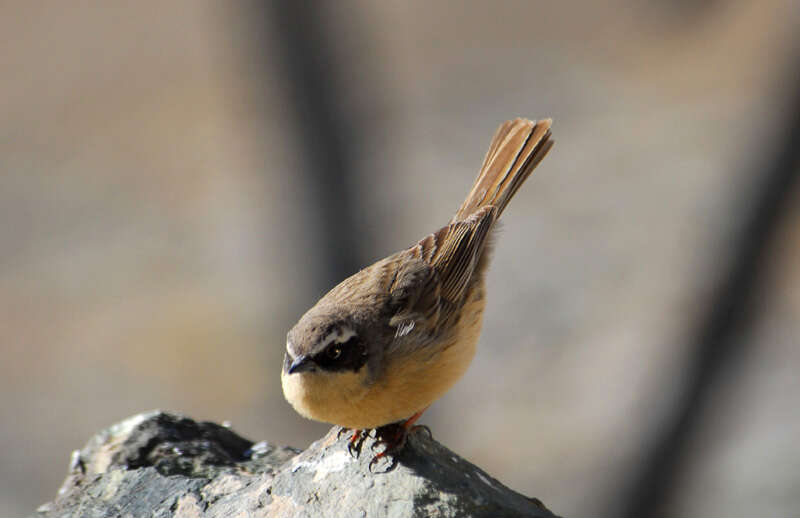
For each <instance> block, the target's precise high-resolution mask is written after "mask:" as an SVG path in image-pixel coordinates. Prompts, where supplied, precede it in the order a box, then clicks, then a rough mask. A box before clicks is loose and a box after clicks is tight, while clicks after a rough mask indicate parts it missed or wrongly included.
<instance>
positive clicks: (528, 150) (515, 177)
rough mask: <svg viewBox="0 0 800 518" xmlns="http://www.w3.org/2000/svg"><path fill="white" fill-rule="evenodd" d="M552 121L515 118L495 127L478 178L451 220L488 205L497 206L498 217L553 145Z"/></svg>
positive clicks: (466, 216) (462, 217) (454, 220)
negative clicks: (551, 138)
mask: <svg viewBox="0 0 800 518" xmlns="http://www.w3.org/2000/svg"><path fill="white" fill-rule="evenodd" d="M551 123H552V121H551V120H550V119H543V120H540V121H537V122H533V121H530V120H528V119H514V120H511V121H506V122H504V123H503V124H501V125H500V127H499V128H497V132H495V134H494V138H493V139H492V143H491V144H490V145H489V151H488V152H487V153H486V157H485V158H484V159H483V165H482V166H481V171H480V173H478V178H477V179H476V180H475V184H474V185H473V186H472V190H471V191H470V193H469V194H468V195H467V199H465V200H464V203H462V204H461V207H460V208H459V209H458V212H456V215H455V216H453V220H452V223H455V222H458V221H463V220H465V219H467V218H469V217H470V216H471V215H473V214H475V213H476V212H477V211H479V210H480V209H482V208H483V207H486V206H487V205H491V206H494V207H496V208H497V213H496V217H495V219H496V218H499V217H500V214H502V212H503V209H505V207H506V205H508V202H509V201H511V198H512V197H513V196H514V194H515V193H516V192H517V189H519V188H520V186H521V185H522V183H523V182H524V181H525V180H526V179H527V178H528V176H530V174H531V172H532V171H533V170H534V169H535V168H536V166H537V165H539V162H541V161H542V159H543V158H544V156H545V155H546V154H547V152H548V151H550V148H551V147H552V146H553V141H552V140H550V124H551Z"/></svg>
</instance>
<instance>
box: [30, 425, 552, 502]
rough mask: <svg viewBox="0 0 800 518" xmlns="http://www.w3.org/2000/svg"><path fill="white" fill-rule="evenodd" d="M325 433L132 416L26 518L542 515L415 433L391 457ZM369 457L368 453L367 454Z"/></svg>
mask: <svg viewBox="0 0 800 518" xmlns="http://www.w3.org/2000/svg"><path fill="white" fill-rule="evenodd" d="M374 444H375V438H374V437H373V436H369V437H366V438H365V439H364V440H363V441H362V442H361V444H360V448H359V452H355V451H352V450H351V449H350V448H349V434H341V437H340V434H339V429H338V428H333V429H332V430H331V431H330V432H329V433H328V434H327V435H326V436H325V437H323V438H322V439H320V440H319V441H317V442H315V443H314V444H312V445H311V446H310V447H309V448H308V449H307V450H306V451H303V452H301V451H300V450H297V449H295V448H290V447H286V446H273V445H270V444H268V443H266V442H262V443H258V444H253V443H252V442H251V441H248V440H247V439H244V438H242V437H239V436H238V435H236V434H235V433H234V432H232V431H231V430H230V429H228V428H226V427H224V426H220V425H217V424H214V423H207V422H203V423H198V422H195V421H193V420H191V419H189V418H187V417H184V416H180V415H175V414H168V413H164V412H158V411H157V412H151V413H146V414H140V415H137V416H134V417H131V418H129V419H126V420H125V421H122V422H121V423H118V424H116V425H114V426H112V427H110V428H108V429H107V430H104V431H103V432H101V433H99V434H98V435H96V436H95V437H93V438H92V439H91V440H90V441H89V443H88V444H87V445H86V447H85V448H84V449H83V450H81V451H76V452H75V453H73V456H72V461H71V462H70V472H69V475H68V476H67V478H66V480H65V481H64V484H63V485H62V487H61V489H59V492H58V496H57V497H56V499H55V500H54V501H53V502H50V503H47V504H45V505H43V506H41V507H40V508H39V509H38V510H37V511H36V513H34V515H33V516H35V517H40V518H42V517H63V516H75V517H78V516H80V517H87V518H99V517H112V516H113V517H116V516H153V517H171V516H175V517H201V516H202V517H211V516H214V517H216V516H219V517H223V516H225V517H230V516H242V517H245V516H246V517H262V516H263V517H267V516H276V517H277V516H280V517H292V516H347V517H353V516H425V517H429V516H430V517H440V516H441V517H450V516H453V517H455V516H486V517H489V516H491V517H497V516H534V517H549V518H552V517H553V516H554V515H553V514H552V513H550V512H549V511H548V510H547V509H546V508H545V507H544V506H543V505H542V504H541V503H540V502H539V501H538V500H536V499H534V498H527V497H525V496H523V495H521V494H519V493H516V492H514V491H512V490H510V489H508V488H507V487H505V486H503V485H502V484H500V483H499V482H498V481H496V480H495V479H493V478H492V477H490V476H489V475H487V474H486V473H484V472H483V471H481V470H480V469H478V468H477V467H475V466H473V465H472V464H470V463H469V462H467V461H465V460H464V459H462V458H460V457H459V456H458V455H456V454H454V453H453V452H451V451H450V450H448V449H447V448H445V447H444V446H442V445H440V444H439V443H437V442H436V441H434V440H433V439H432V438H430V436H429V435H428V434H427V433H425V432H424V431H420V432H414V433H412V434H411V435H410V436H409V438H408V442H407V443H406V446H405V448H404V449H403V450H402V452H401V453H399V454H398V455H396V456H395V458H394V459H393V460H391V459H389V458H382V459H379V461H378V462H377V463H376V464H374V465H373V466H370V461H371V460H372V459H373V458H374V457H375V453H374V452H373V450H372V449H373V446H374ZM378 451H379V450H378Z"/></svg>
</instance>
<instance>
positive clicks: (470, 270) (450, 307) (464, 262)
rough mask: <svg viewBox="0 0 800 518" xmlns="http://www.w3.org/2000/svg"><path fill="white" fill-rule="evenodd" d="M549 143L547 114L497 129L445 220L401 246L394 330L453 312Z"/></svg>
mask: <svg viewBox="0 0 800 518" xmlns="http://www.w3.org/2000/svg"><path fill="white" fill-rule="evenodd" d="M551 146H552V141H551V140H550V120H549V119H546V120H542V121H539V122H532V121H529V120H527V119H515V120H513V121H507V122H505V123H503V124H502V125H501V126H500V127H499V128H498V129H497V131H496V132H495V135H494V138H493V139H492V143H491V144H490V146H489V151H488V152H487V153H486V157H485V158H484V161H483V166H482V167H481V172H480V174H478V178H477V179H476V180H475V184H474V185H473V187H472V190H471V191H470V193H469V195H468V196H467V198H466V200H464V203H463V204H462V205H461V208H460V209H459V210H458V212H457V213H456V215H455V216H454V217H453V220H452V221H451V222H450V224H449V225H447V226H445V227H442V228H441V229H439V230H438V231H437V232H435V233H433V234H430V235H428V236H427V237H425V238H424V239H422V240H421V241H419V243H417V244H416V245H415V246H413V247H411V248H410V249H409V250H407V251H406V252H404V254H408V255H405V256H404V257H403V258H402V260H401V261H400V264H401V266H400V269H399V271H398V272H397V275H396V276H395V278H394V280H393V282H392V285H391V288H390V292H391V294H392V301H393V302H392V305H393V307H394V308H396V313H395V315H394V317H393V318H392V319H391V320H390V325H392V326H396V327H397V334H398V336H402V335H404V334H407V333H408V332H410V330H411V329H413V328H414V326H415V325H417V324H419V325H422V326H424V327H425V328H427V329H426V331H427V332H429V333H433V332H434V331H435V329H437V328H438V327H439V326H441V325H443V324H445V323H446V322H448V321H449V320H450V316H452V315H454V314H456V310H458V309H459V308H460V307H461V306H462V304H463V303H464V300H465V299H466V296H465V295H466V293H467V290H468V288H469V287H470V286H472V282H474V279H475V277H476V275H475V274H476V272H477V274H478V275H480V274H482V272H483V270H484V269H485V266H486V263H487V261H488V259H487V255H488V254H487V249H488V246H487V245H488V243H489V236H490V234H491V230H492V228H493V226H494V223H495V221H497V218H499V217H500V214H501V213H502V212H503V209H504V208H505V207H506V205H507V204H508V202H509V200H511V198H512V197H513V196H514V194H515V193H516V192H517V190H518V189H519V187H520V186H521V185H522V183H523V182H524V181H525V180H526V179H527V178H528V176H530V174H531V172H532V171H533V169H534V168H535V167H536V166H537V165H538V164H539V162H540V161H541V160H542V158H544V156H545V155H546V154H547V151H549V149H550V147H551Z"/></svg>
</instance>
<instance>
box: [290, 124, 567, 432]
mask: <svg viewBox="0 0 800 518" xmlns="http://www.w3.org/2000/svg"><path fill="white" fill-rule="evenodd" d="M551 146H552V141H551V140H550V120H543V121H539V122H532V121H529V120H526V119H515V120H513V121H508V122H505V123H503V124H502V125H501V126H500V128H499V129H498V130H497V132H496V133H495V136H494V138H493V140H492V143H491V145H490V147H489V151H488V152H487V154H486V157H485V159H484V161H483V165H482V167H481V170H480V173H479V174H478V177H477V179H476V180H475V184H474V185H473V187H472V190H471V191H470V193H469V194H468V195H467V198H466V199H465V200H464V203H463V204H462V205H461V207H460V208H459V209H458V211H457V212H456V214H455V216H454V217H453V219H452V220H451V222H450V223H449V224H448V225H447V226H445V227H443V228H441V229H439V230H438V231H436V232H434V233H433V234H430V235H428V236H426V237H425V238H423V239H422V240H420V241H419V242H418V243H416V244H415V245H413V246H411V247H410V248H407V249H405V250H402V251H400V252H397V253H395V254H393V255H391V256H389V257H387V258H385V259H383V260H381V261H378V262H377V263H375V264H373V265H371V266H368V267H367V268H364V269H363V270H361V271H360V272H358V273H356V274H355V275H353V276H351V277H349V278H347V279H345V280H344V281H343V282H341V283H340V284H339V285H338V286H336V287H335V288H333V289H332V290H331V291H330V292H328V293H327V294H326V295H325V296H324V297H322V299H320V300H319V302H318V303H317V304H316V305H315V306H314V307H312V308H311V309H310V310H308V312H307V313H306V314H305V315H303V317H302V318H301V319H300V321H299V322H298V323H297V324H296V325H295V326H294V327H293V328H292V330H291V331H290V332H289V335H288V338H287V344H286V348H287V352H286V358H285V361H284V367H283V374H282V376H281V379H282V382H283V389H284V394H285V395H286V399H287V400H288V401H289V403H291V404H292V406H294V408H295V409H296V410H297V411H298V412H299V413H300V414H302V415H304V416H305V417H308V418H311V419H316V420H320V421H326V422H330V423H334V424H338V425H341V426H344V427H346V428H353V429H368V428H376V427H379V426H382V425H385V424H388V423H392V422H396V421H400V420H404V419H407V418H409V417H411V416H412V415H415V414H418V413H419V412H421V411H423V410H424V409H425V408H427V407H428V405H430V404H431V403H432V402H433V401H435V400H436V399H438V398H439V397H440V396H441V395H442V394H444V393H445V392H446V391H447V390H448V389H449V388H450V387H451V386H452V385H453V384H454V383H455V382H456V381H457V380H458V379H459V378H460V377H461V376H462V375H463V374H464V372H465V371H466V369H467V367H468V366H469V363H470V362H471V361H472V358H473V356H474V354H475V345H476V343H477V340H478V336H479V334H480V327H481V319H482V316H483V309H484V306H485V294H484V275H485V272H486V267H487V266H488V261H489V255H490V252H491V239H490V236H491V234H492V229H493V228H494V224H495V222H496V221H497V219H498V218H499V217H500V215H501V214H502V212H503V210H504V209H505V207H506V206H507V204H508V202H509V201H510V200H511V198H512V197H513V196H514V194H515V193H516V192H517V190H518V189H519V187H520V186H521V185H522V183H523V182H524V181H525V180H526V179H527V178H528V176H529V175H530V173H531V172H532V171H533V169H534V168H535V167H536V165H538V163H539V162H540V161H541V160H542V158H544V156H545V154H546V153H547V152H548V151H549V149H550V147H551Z"/></svg>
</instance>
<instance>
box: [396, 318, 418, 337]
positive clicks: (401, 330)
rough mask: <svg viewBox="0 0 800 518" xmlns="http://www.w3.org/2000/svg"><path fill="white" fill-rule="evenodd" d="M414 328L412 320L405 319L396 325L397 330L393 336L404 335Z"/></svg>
mask: <svg viewBox="0 0 800 518" xmlns="http://www.w3.org/2000/svg"><path fill="white" fill-rule="evenodd" d="M413 329H414V321H413V320H406V321H405V322H402V323H401V324H400V325H399V326H397V331H395V333H394V337H395V338H400V337H402V336H406V335H407V334H408V333H410V332H411V331H412V330H413Z"/></svg>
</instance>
